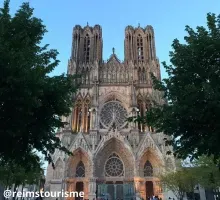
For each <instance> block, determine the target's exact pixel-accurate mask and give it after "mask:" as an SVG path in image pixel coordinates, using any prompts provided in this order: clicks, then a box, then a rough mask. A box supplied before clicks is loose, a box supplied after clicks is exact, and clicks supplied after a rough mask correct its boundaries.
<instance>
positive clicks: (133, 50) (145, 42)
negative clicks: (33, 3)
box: [71, 24, 156, 63]
mask: <svg viewBox="0 0 220 200" xmlns="http://www.w3.org/2000/svg"><path fill="white" fill-rule="evenodd" d="M102 49H103V39H102V28H101V26H100V25H95V26H94V27H90V26H89V25H88V24H87V26H86V27H84V28H82V27H81V26H80V25H76V26H75V27H74V29H73V44H72V53H71V59H73V60H74V61H75V62H76V63H92V62H94V61H98V62H100V61H102V60H103V57H102V52H103V51H102ZM124 55H125V58H124V61H125V62H126V61H133V62H134V63H138V62H149V61H150V60H156V50H155V40H154V30H153V27H152V26H147V27H146V28H141V27H140V26H138V27H137V28H133V27H132V26H127V27H126V28H125V40H124Z"/></svg>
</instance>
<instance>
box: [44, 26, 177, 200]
mask: <svg viewBox="0 0 220 200" xmlns="http://www.w3.org/2000/svg"><path fill="white" fill-rule="evenodd" d="M72 41H73V42H72V51H71V56H70V59H69V62H68V74H71V75H74V74H79V75H81V76H80V78H78V81H80V89H79V90H78V91H77V94H75V96H74V100H73V105H72V108H71V110H72V112H71V115H70V116H68V117H62V119H63V121H64V122H68V123H67V124H68V125H66V126H65V127H64V128H62V129H60V130H58V132H57V137H59V138H60V140H61V142H62V144H63V145H65V146H66V147H67V148H68V149H69V150H70V151H71V152H72V153H73V156H68V155H65V154H64V153H63V152H60V151H58V150H57V151H56V152H55V153H54V155H53V161H54V163H55V170H54V169H53V168H52V166H51V165H48V168H47V175H46V187H45V188H46V190H47V191H61V190H64V191H78V192H80V191H83V192H84V194H85V196H84V199H89V200H95V199H100V198H102V199H108V200H122V199H123V200H125V199H126V200H131V199H134V198H141V199H144V200H147V199H149V197H151V196H153V195H155V196H158V197H159V198H161V199H165V198H166V191H163V190H162V187H161V184H160V179H159V176H160V174H161V173H164V172H165V171H167V170H174V169H175V160H174V157H173V156H172V155H167V151H169V150H171V147H168V146H166V145H165V138H168V136H166V135H164V134H163V133H156V132H155V131H154V129H153V128H152V127H149V126H147V125H143V124H138V123H134V122H128V121H127V118H128V117H134V116H137V115H140V116H144V115H145V113H146V112H147V110H148V109H149V108H150V106H152V102H157V103H163V100H162V98H161V95H160V93H159V92H157V91H155V90H154V89H153V87H152V80H151V76H150V73H153V74H154V76H155V77H157V78H158V79H161V75H160V64H159V60H158V58H157V56H156V48H155V35H154V30H153V27H152V26H146V27H145V28H143V27H140V26H138V27H132V26H127V27H126V28H125V38H124V61H120V60H119V59H118V57H117V55H116V53H115V49H114V48H113V49H112V54H111V55H110V57H109V59H108V60H106V61H104V60H103V55H102V53H103V38H102V28H101V26H100V25H95V26H94V27H91V26H89V25H88V24H87V26H85V27H81V26H80V25H76V26H75V27H74V28H73V35H72ZM60 199H62V198H60ZM63 199H64V198H63ZM67 199H73V198H67ZM75 199H79V198H77V197H76V198H75Z"/></svg>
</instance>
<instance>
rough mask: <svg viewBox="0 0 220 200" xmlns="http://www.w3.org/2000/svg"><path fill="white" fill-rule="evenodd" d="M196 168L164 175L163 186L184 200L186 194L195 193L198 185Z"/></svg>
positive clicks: (162, 177)
mask: <svg viewBox="0 0 220 200" xmlns="http://www.w3.org/2000/svg"><path fill="white" fill-rule="evenodd" d="M195 170H196V169H195V168H181V169H179V170H178V171H173V172H170V173H167V174H164V175H162V176H161V177H160V180H161V184H162V185H163V187H164V188H165V189H168V190H171V191H172V192H173V193H174V195H175V196H176V197H177V198H178V199H180V200H182V199H183V197H184V195H185V193H187V192H192V191H194V188H195V186H196V185H197V184H198V179H197V176H196V173H195Z"/></svg>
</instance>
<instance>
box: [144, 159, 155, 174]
mask: <svg viewBox="0 0 220 200" xmlns="http://www.w3.org/2000/svg"><path fill="white" fill-rule="evenodd" d="M153 174H154V171H153V166H152V164H151V163H150V161H149V160H147V161H146V162H145V164H144V177H151V176H153Z"/></svg>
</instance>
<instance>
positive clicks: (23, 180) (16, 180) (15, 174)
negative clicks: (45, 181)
mask: <svg viewBox="0 0 220 200" xmlns="http://www.w3.org/2000/svg"><path fill="white" fill-rule="evenodd" d="M32 156H34V155H32ZM43 174H44V171H43V169H42V163H41V162H40V160H38V162H33V163H29V167H28V170H27V167H24V166H23V165H20V164H19V163H15V162H14V160H10V161H9V160H8V162H7V163H6V162H5V163H1V166H0V184H1V185H3V186H4V187H5V188H10V187H12V186H13V184H15V187H17V186H20V185H23V186H24V185H26V184H39V180H40V179H41V178H42V176H43Z"/></svg>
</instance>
